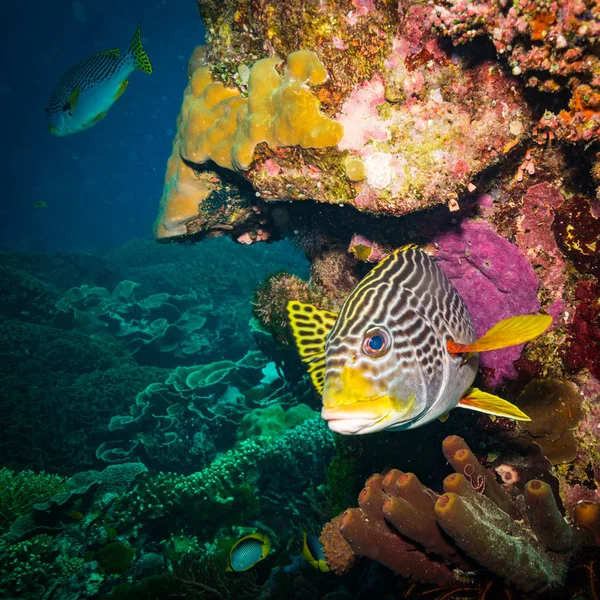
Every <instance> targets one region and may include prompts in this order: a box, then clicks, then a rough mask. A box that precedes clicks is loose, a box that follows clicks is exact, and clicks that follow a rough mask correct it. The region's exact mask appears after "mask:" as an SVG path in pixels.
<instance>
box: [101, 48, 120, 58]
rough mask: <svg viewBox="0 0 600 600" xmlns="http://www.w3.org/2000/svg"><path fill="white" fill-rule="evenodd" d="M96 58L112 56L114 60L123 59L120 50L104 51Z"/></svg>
mask: <svg viewBox="0 0 600 600" xmlns="http://www.w3.org/2000/svg"><path fill="white" fill-rule="evenodd" d="M96 56H111V57H112V58H121V51H120V50H119V49H118V48H113V49H112V50H102V52H98V54H97V55H96Z"/></svg>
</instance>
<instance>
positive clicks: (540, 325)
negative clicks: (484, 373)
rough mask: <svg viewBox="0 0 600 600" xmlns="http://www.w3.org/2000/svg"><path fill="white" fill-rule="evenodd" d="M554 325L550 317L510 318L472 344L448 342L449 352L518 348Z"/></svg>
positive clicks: (460, 352)
mask: <svg viewBox="0 0 600 600" xmlns="http://www.w3.org/2000/svg"><path fill="white" fill-rule="evenodd" d="M551 324H552V317H551V316H550V315H521V316H518V317H510V318H508V319H504V320H503V321H500V323H496V325H494V326H493V327H492V328H491V329H490V330H489V331H488V332H487V333H486V334H484V335H483V336H482V337H480V338H479V339H478V340H475V341H474V342H472V343H470V344H458V343H456V342H454V341H453V340H449V341H448V344H447V346H448V352H450V353H451V354H462V353H464V352H486V351H487V350H499V349H500V348H507V347H508V346H517V345H518V344H523V343H524V342H528V341H529V340H532V339H534V338H536V337H538V335H541V334H542V333H544V331H546V329H548V327H550V325H551Z"/></svg>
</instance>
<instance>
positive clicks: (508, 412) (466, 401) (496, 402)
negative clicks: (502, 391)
mask: <svg viewBox="0 0 600 600" xmlns="http://www.w3.org/2000/svg"><path fill="white" fill-rule="evenodd" d="M458 406H460V407H461V408H468V409H470V410H476V411H478V412H482V413H487V414H488V415H496V416H497V417H506V418H507V419H515V420H516V421H531V419H530V418H529V417H528V416H527V415H526V414H525V413H524V412H523V411H522V410H521V409H520V408H519V407H517V406H515V405H514V404H511V403H510V402H508V401H507V400H503V399H502V398H498V396H494V394H488V393H487V392H482V391H481V390H479V389H477V388H470V389H469V390H468V391H467V395H466V396H465V397H464V398H463V399H462V400H461V401H460V402H459V403H458Z"/></svg>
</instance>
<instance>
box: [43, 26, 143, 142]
mask: <svg viewBox="0 0 600 600" xmlns="http://www.w3.org/2000/svg"><path fill="white" fill-rule="evenodd" d="M136 69H137V70H138V71H142V72H143V73H152V64H151V63H150V59H149V58H148V55H147V54H146V52H145V50H144V48H143V47H142V40H141V37H140V27H139V25H138V28H137V29H136V32H135V35H134V36H133V40H132V41H131V44H130V46H129V49H128V50H127V52H125V54H123V55H122V56H121V53H120V52H119V50H118V49H113V50H104V51H103V52H98V53H97V54H94V55H93V56H89V57H88V58H84V59H83V60H81V61H79V62H78V63H77V64H76V65H74V66H73V67H71V68H70V69H69V70H68V71H67V72H66V73H65V74H64V75H63V77H62V78H61V80H60V81H59V82H58V85H57V86H56V88H55V89H54V91H53V92H52V95H51V96H50V100H49V101H48V106H47V107H46V113H47V115H48V129H49V130H50V133H52V134H54V135H56V136H59V137H62V136H65V135H70V134H72V133H77V132H78V131H84V130H85V129H89V128H90V127H92V126H93V125H95V124H96V123H98V122H99V121H101V120H102V119H103V118H104V117H105V116H106V113H107V112H108V109H109V108H110V107H111V106H112V105H113V104H114V102H115V100H117V99H118V98H120V97H121V95H122V94H123V92H124V91H125V89H126V88H127V84H128V83H129V81H128V78H129V76H130V75H131V73H132V72H133V71H135V70H136Z"/></svg>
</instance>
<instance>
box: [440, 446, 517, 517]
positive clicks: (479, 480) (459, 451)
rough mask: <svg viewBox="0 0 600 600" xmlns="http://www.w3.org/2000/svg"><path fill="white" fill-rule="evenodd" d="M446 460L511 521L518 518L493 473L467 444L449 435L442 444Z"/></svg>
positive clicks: (515, 510) (511, 502) (511, 503)
mask: <svg viewBox="0 0 600 600" xmlns="http://www.w3.org/2000/svg"><path fill="white" fill-rule="evenodd" d="M442 451H443V452H444V456H445V457H446V460H447V461H448V462H449V463H450V464H451V465H452V467H453V468H454V470H455V471H456V472H457V473H462V474H463V475H464V476H465V477H466V478H467V479H468V480H469V481H470V482H471V485H472V486H473V488H475V490H477V491H479V492H482V493H484V494H485V495H486V496H487V497H488V498H489V499H490V500H493V501H494V502H495V504H496V505H497V506H499V507H500V508H501V509H502V510H503V511H504V512H505V513H507V514H509V515H510V516H511V517H512V518H513V519H518V518H519V516H520V515H519V511H518V509H517V507H516V506H515V503H514V502H513V501H512V500H511V498H510V497H509V496H508V494H507V493H506V492H505V491H504V490H503V489H502V486H501V485H500V484H499V483H498V482H497V481H496V476H495V475H494V473H492V472H490V471H488V470H487V469H486V468H485V467H484V466H483V465H482V464H481V463H480V462H479V461H478V460H477V458H476V457H475V455H474V454H473V453H472V452H471V449H470V448H469V446H468V445H467V443H466V442H465V441H464V440H463V439H462V438H460V437H458V436H457V435H450V436H448V437H447V438H446V439H445V440H444V441H443V442H442Z"/></svg>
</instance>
